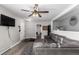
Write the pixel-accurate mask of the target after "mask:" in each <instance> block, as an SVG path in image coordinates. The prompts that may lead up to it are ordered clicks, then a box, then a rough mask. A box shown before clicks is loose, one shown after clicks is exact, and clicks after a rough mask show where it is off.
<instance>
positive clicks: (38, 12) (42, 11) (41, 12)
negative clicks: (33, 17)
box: [38, 11, 49, 13]
mask: <svg viewBox="0 0 79 59" xmlns="http://www.w3.org/2000/svg"><path fill="white" fill-rule="evenodd" d="M38 13H49V11H38Z"/></svg>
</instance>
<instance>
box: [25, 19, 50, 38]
mask: <svg viewBox="0 0 79 59" xmlns="http://www.w3.org/2000/svg"><path fill="white" fill-rule="evenodd" d="M37 24H41V25H42V26H46V25H49V24H50V22H45V21H44V22H40V21H39V22H34V21H33V20H32V21H30V22H26V38H36V31H37V30H36V29H37V28H36V25H37ZM44 35H47V31H43V30H42V38H43V36H44Z"/></svg>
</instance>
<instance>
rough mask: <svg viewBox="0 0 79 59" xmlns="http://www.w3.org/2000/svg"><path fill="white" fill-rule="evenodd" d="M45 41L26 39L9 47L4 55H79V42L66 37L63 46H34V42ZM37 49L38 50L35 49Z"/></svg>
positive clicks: (41, 40)
mask: <svg viewBox="0 0 79 59" xmlns="http://www.w3.org/2000/svg"><path fill="white" fill-rule="evenodd" d="M35 42H44V41H43V39H38V40H37V39H36V40H35V41H27V40H24V41H22V42H21V43H20V44H18V45H17V46H15V47H13V48H11V49H9V50H8V51H6V52H5V53H3V54H2V55H79V42H78V41H74V40H69V39H66V40H64V42H63V45H62V47H61V48H33V43H35ZM34 49H37V50H36V51H33V50H34Z"/></svg>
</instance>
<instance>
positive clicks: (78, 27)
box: [53, 5, 79, 31]
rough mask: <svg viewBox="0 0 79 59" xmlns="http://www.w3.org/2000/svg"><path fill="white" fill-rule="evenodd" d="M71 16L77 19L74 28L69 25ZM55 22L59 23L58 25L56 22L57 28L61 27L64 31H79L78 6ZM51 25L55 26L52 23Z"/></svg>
mask: <svg viewBox="0 0 79 59" xmlns="http://www.w3.org/2000/svg"><path fill="white" fill-rule="evenodd" d="M73 16H75V17H76V18H77V24H76V25H75V26H71V25H70V24H69V23H70V20H71V18H72V17H73ZM57 20H59V21H60V22H59V24H58V22H56V23H57V26H63V27H64V28H65V30H66V31H79V5H78V6H76V7H75V8H74V9H72V10H71V11H70V12H68V13H67V14H65V15H63V16H62V17H60V18H58V19H57ZM53 25H55V24H54V23H53Z"/></svg>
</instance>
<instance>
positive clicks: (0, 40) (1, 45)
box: [0, 7, 22, 54]
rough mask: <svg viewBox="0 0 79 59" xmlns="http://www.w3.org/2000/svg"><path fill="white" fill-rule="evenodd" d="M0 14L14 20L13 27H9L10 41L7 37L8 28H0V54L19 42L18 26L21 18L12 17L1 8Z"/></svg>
mask: <svg viewBox="0 0 79 59" xmlns="http://www.w3.org/2000/svg"><path fill="white" fill-rule="evenodd" d="M0 14H4V15H7V16H10V17H12V18H15V19H16V21H15V22H16V23H15V27H10V28H9V32H10V36H11V39H10V38H9V36H8V28H7V27H6V26H0V54H1V53H3V52H4V51H6V50H7V49H8V48H10V47H11V46H13V45H14V44H16V43H17V42H19V41H20V33H19V31H18V30H19V29H18V25H20V23H21V20H22V19H21V18H19V17H16V16H14V15H13V14H12V13H11V12H10V11H8V10H6V9H5V8H3V7H0Z"/></svg>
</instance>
